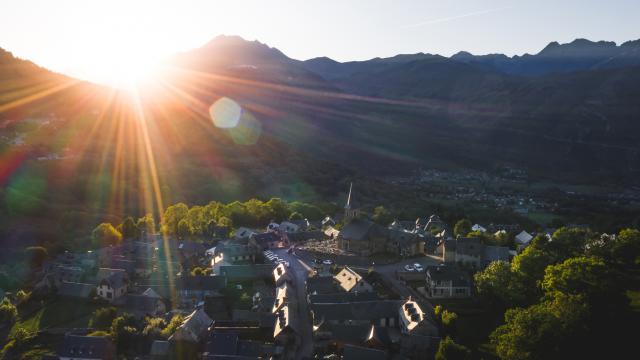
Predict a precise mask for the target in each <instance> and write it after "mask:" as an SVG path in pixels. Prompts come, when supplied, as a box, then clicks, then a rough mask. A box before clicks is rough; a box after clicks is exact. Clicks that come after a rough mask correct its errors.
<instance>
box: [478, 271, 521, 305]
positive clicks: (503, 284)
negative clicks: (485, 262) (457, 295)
mask: <svg viewBox="0 0 640 360" xmlns="http://www.w3.org/2000/svg"><path fill="white" fill-rule="evenodd" d="M474 280H475V284H476V289H477V291H478V295H480V296H482V297H484V298H485V299H487V300H489V301H490V302H498V303H500V304H502V305H503V306H505V307H510V306H512V305H516V304H521V303H522V302H523V301H524V298H525V297H524V293H523V289H522V287H521V285H520V282H519V279H518V278H517V275H516V274H514V273H513V272H512V271H511V265H509V263H507V262H504V261H494V262H492V263H491V264H489V266H487V268H486V269H484V270H483V271H479V272H477V273H476V274H475V275H474Z"/></svg>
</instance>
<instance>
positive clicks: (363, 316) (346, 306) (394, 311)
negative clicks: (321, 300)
mask: <svg viewBox="0 0 640 360" xmlns="http://www.w3.org/2000/svg"><path fill="white" fill-rule="evenodd" d="M401 304H402V302H401V301H400V300H376V301H360V302H352V303H341V304H310V305H309V308H310V309H311V310H312V311H313V313H314V318H315V319H316V321H317V322H319V321H322V320H323V319H324V321H330V320H339V321H345V320H377V319H381V318H396V317H398V311H399V309H400V305H401Z"/></svg>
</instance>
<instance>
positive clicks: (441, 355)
mask: <svg viewBox="0 0 640 360" xmlns="http://www.w3.org/2000/svg"><path fill="white" fill-rule="evenodd" d="M467 359H471V351H469V349H467V347H466V346H464V345H460V344H457V343H456V342H455V341H453V340H452V339H451V338H450V337H448V336H447V337H446V338H444V339H442V340H440V344H439V345H438V351H437V352H436V360H467Z"/></svg>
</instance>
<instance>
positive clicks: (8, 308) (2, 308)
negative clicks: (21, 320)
mask: <svg viewBox="0 0 640 360" xmlns="http://www.w3.org/2000/svg"><path fill="white" fill-rule="evenodd" d="M17 316H18V309H16V307H15V305H13V304H12V303H11V301H9V299H7V298H4V299H3V300H2V303H0V324H12V323H13V322H14V321H15V320H16V317H17Z"/></svg>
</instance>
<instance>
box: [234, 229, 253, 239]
mask: <svg viewBox="0 0 640 360" xmlns="http://www.w3.org/2000/svg"><path fill="white" fill-rule="evenodd" d="M253 234H257V232H255V231H253V230H251V229H249V228H246V227H239V228H238V230H237V231H236V234H235V236H234V237H235V238H236V240H242V239H249V238H250V237H251V235H253Z"/></svg>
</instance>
